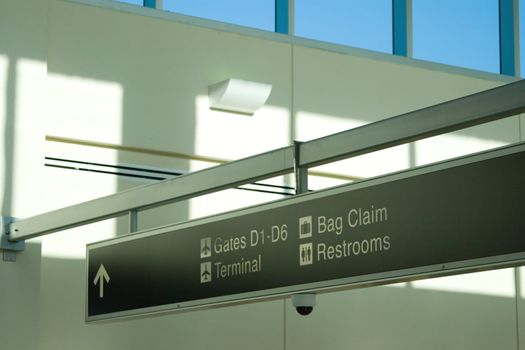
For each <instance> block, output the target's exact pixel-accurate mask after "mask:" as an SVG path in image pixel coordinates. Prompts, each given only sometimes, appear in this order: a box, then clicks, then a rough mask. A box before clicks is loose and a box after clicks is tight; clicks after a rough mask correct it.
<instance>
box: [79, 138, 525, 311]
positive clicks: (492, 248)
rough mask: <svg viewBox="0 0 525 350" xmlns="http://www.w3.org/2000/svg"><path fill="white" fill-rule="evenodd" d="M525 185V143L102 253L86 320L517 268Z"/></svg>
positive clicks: (121, 241)
mask: <svg viewBox="0 0 525 350" xmlns="http://www.w3.org/2000/svg"><path fill="white" fill-rule="evenodd" d="M524 179H525V145H524V144H519V145H517V146H512V147H507V148H502V149H499V150H496V151H491V152H486V153H481V154H478V155H474V156H470V157H465V158H460V159H456V160H453V161H448V162H443V163H439V164H436V165H432V166H426V167H421V168H418V169H414V170H410V171H405V172H401V173H396V174H392V175H387V176H383V177H379V178H375V179H371V180H366V181H361V182H358V183H355V184H350V185H345V186H341V187H337V188H333V189H330V190H326V191H319V192H314V193H311V194H306V195H301V196H297V197H294V198H291V199H285V200H281V201H276V202H272V203H268V204H264V205H260V206H256V207H251V208H246V209H242V210H238V211H234V212H230V213H226V214H221V215H216V216H212V217H208V218H204V219H199V220H195V221H191V222H186V223H183V224H178V225H173V226H170V227H164V228H160V229H157V230H153V231H148V232H143V233H138V234H134V235H129V236H124V237H120V238H116V239H113V240H109V241H104V242H99V243H95V244H92V245H89V246H88V247H87V264H88V273H87V279H88V282H89V283H88V284H87V286H88V289H87V306H86V309H87V310H86V317H87V321H96V320H100V319H105V318H111V317H122V316H129V315H136V314H143V313H150V312H159V311H168V310H180V309H188V308H193V307H205V306H209V305H216V304H222V303H230V302H239V301H244V300H248V299H252V298H265V297H266V298H267V297H273V296H277V295H289V294H293V293H296V292H300V291H305V290H330V289H335V288H337V289H340V288H352V287H353V286H356V285H375V284H381V283H388V282H396V281H400V280H408V279H416V278H424V277H427V276H435V275H445V274H454V273H460V272H467V271H475V270H483V269H489V268H495V267H504V266H515V265H519V264H522V263H523V262H524V261H525V205H524V199H525V180H524ZM109 276H111V279H110V277H109Z"/></svg>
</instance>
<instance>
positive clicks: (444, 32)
mask: <svg viewBox="0 0 525 350" xmlns="http://www.w3.org/2000/svg"><path fill="white" fill-rule="evenodd" d="M412 11H413V12H412V13H413V40H414V42H413V45H414V47H413V50H414V57H415V58H420V59H423V60H427V61H435V62H440V63H445V64H450V65H455V66H462V67H467V68H473V69H478V70H484V71H489V72H494V73H499V4H498V0H439V1H432V0H413V8H412Z"/></svg>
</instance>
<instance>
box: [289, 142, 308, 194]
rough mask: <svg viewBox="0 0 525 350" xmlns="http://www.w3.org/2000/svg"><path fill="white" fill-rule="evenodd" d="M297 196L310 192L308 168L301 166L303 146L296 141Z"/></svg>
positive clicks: (295, 170) (295, 171)
mask: <svg viewBox="0 0 525 350" xmlns="http://www.w3.org/2000/svg"><path fill="white" fill-rule="evenodd" d="M293 144H294V173H295V194H301V193H306V192H308V166H306V165H301V159H300V156H301V144H302V142H300V141H294V143H293Z"/></svg>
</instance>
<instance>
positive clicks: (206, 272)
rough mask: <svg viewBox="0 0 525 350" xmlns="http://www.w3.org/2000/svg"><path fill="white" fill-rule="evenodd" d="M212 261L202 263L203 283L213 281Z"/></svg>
mask: <svg viewBox="0 0 525 350" xmlns="http://www.w3.org/2000/svg"><path fill="white" fill-rule="evenodd" d="M210 269H211V262H205V263H202V264H201V283H205V282H211V272H210Z"/></svg>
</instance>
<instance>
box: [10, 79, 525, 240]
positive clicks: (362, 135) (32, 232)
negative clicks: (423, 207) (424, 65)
mask: <svg viewBox="0 0 525 350" xmlns="http://www.w3.org/2000/svg"><path fill="white" fill-rule="evenodd" d="M522 112H525V81H523V80H522V81H518V82H515V83H511V84H508V85H505V86H502V87H498V88H495V89H491V90H487V91H483V92H480V93H477V94H474V95H470V96H466V97H462V98H459V99H456V100H452V101H449V102H445V103H441V104H438V105H436V106H432V107H428V108H424V109H421V110H417V111H414V112H410V113H406V114H402V115H399V116H397V117H393V118H389V119H385V120H381V121H378V122H375V123H371V124H367V125H364V126H362V127H359V128H355V129H351V130H348V131H344V132H341V133H338V134H334V135H330V136H326V137H323V138H320V139H316V140H312V141H308V142H304V143H301V144H300V146H298V147H299V148H298V149H296V147H294V146H289V147H285V148H282V149H278V150H274V151H271V152H267V153H263V154H259V155H256V156H253V157H249V158H245V159H241V160H238V161H234V162H230V163H226V164H223V165H219V166H216V167H213V168H208V169H205V170H201V171H197V172H194V173H190V174H187V175H184V176H180V177H177V178H174V179H169V180H165V181H162V182H158V183H154V184H150V185H146V186H141V187H135V188H133V189H130V190H127V191H123V192H119V193H116V194H113V195H110V196H106V197H102V198H99V199H95V200H92V201H88V202H84V203H80V204H76V205H72V206H70V207H67V208H63V209H58V210H55V211H51V212H48V213H44V214H41V215H37V216H34V217H30V218H27V219H23V220H20V221H15V222H14V223H12V224H10V225H9V234H10V235H9V237H10V238H9V239H10V241H13V242H16V241H21V240H25V239H29V238H33V237H37V236H42V235H46V234H49V233H53V232H57V231H61V230H65V229H68V228H72V227H76V226H81V225H85V224H88V223H91V222H96V221H100V220H104V219H108V218H112V217H116V216H119V215H124V214H127V213H128V212H129V211H132V210H142V209H147V208H152V207H157V206H161V205H164V204H167V203H171V202H175V201H180V200H184V199H189V198H192V197H196V196H200V195H204V194H207V193H212V192H216V191H220V190H223V189H227V188H231V187H235V186H240V185H243V184H247V183H251V182H254V181H257V180H261V179H264V178H269V177H273V176H277V175H282V174H286V173H291V172H292V171H293V170H294V166H295V167H301V168H303V169H306V168H308V167H312V166H315V165H321V164H325V163H329V162H333V161H336V160H340V159H344V158H349V157H353V156H357V155H361V154H365V153H368V152H372V151H376V150H380V149H384V148H388V147H392V146H396V145H399V144H402V143H405V142H410V141H415V140H419V139H422V138H425V137H430V136H434V135H439V134H443V133H447V132H451V131H455V130H459V129H462V128H466V127H469V126H473V125H477V124H482V123H485V122H489V121H493V120H496V119H501V118H505V117H509V116H513V115H516V114H519V113H522ZM296 151H298V152H299V154H297V153H295V152H296ZM294 158H298V159H299V162H298V163H299V164H294Z"/></svg>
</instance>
